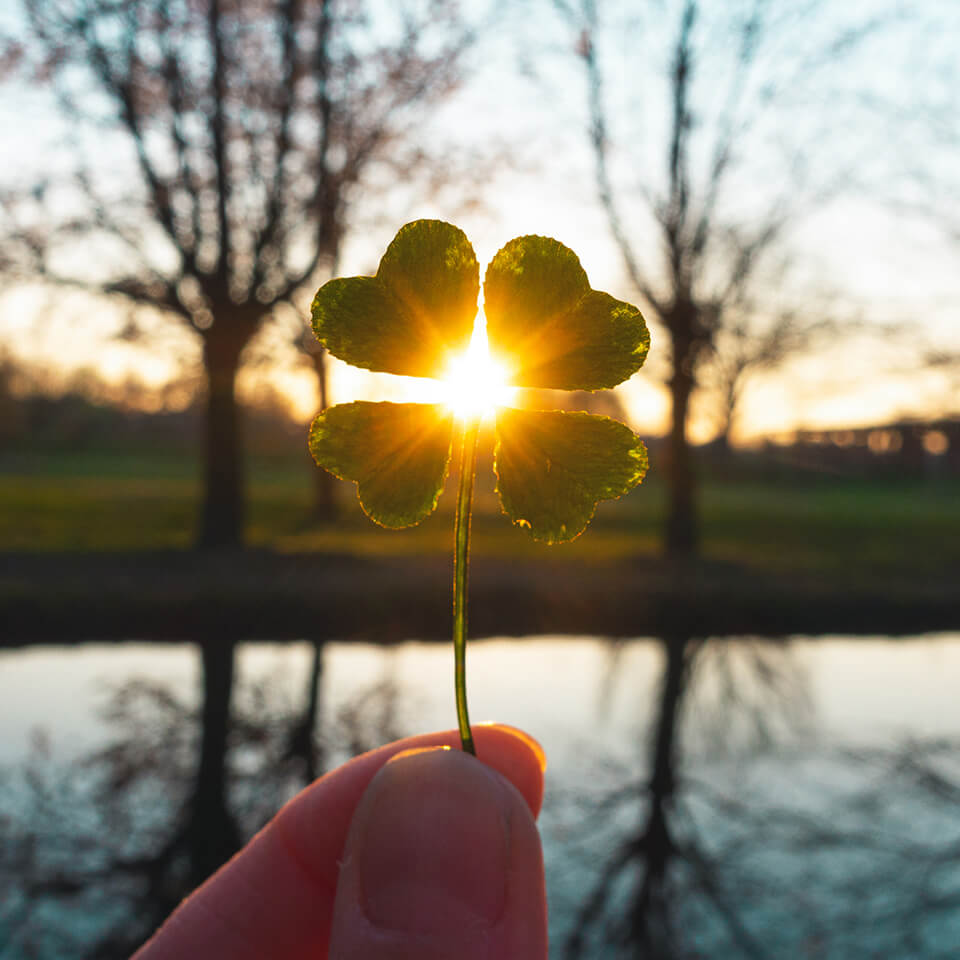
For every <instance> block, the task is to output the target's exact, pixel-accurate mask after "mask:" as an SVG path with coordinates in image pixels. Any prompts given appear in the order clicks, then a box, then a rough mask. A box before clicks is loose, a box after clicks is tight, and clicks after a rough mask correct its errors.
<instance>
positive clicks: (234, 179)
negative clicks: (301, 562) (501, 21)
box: [0, 0, 471, 547]
mask: <svg viewBox="0 0 960 960" xmlns="http://www.w3.org/2000/svg"><path fill="white" fill-rule="evenodd" d="M374 6H375V5H374V4H365V3H360V2H345V0H258V2H254V3H246V2H241V0H172V2H171V0H22V7H23V22H24V29H23V36H22V37H18V38H16V39H15V41H14V42H12V43H8V45H7V55H6V56H5V58H4V62H5V63H6V64H7V65H8V66H9V65H10V64H12V63H15V64H16V65H17V67H18V69H19V71H20V75H21V76H23V77H26V78H27V79H28V80H29V81H30V82H34V83H35V82H38V81H42V82H44V83H47V84H49V85H50V87H51V89H52V90H53V91H54V92H55V95H56V99H57V103H58V104H59V106H60V108H61V109H62V113H63V116H64V118H65V120H66V122H67V124H68V126H69V128H70V129H71V131H72V132H73V137H74V146H73V150H72V151H70V152H69V153H68V154H67V160H68V161H70V162H69V164H68V167H69V169H67V171H66V172H63V169H62V164H61V163H60V162H59V160H61V159H62V158H57V159H58V163H56V164H54V163H51V164H50V165H49V167H48V168H47V169H42V168H41V169H40V170H39V171H36V170H29V171H27V173H28V180H27V182H25V183H17V184H12V185H8V186H7V187H6V188H5V190H4V193H3V196H2V207H0V210H2V216H3V220H2V223H0V231H2V235H3V237H4V245H5V247H6V253H5V254H4V258H3V261H2V263H0V266H2V267H3V268H4V269H5V272H7V273H8V274H10V273H15V274H17V275H19V276H21V277H30V276H32V277H39V278H41V279H43V280H45V281H48V282H52V283H56V284H66V285H70V286H74V287H84V288H87V289H89V290H91V291H94V292H96V293H98V294H107V295H110V296H112V297H115V298H119V299H120V300H121V301H124V302H126V303H128V304H133V305H135V306H137V307H142V308H149V309H151V310H152V311H153V313H154V314H156V313H159V314H160V315H162V316H163V317H164V318H168V319H173V320H175V321H178V322H179V323H180V324H182V325H185V326H186V328H187V329H188V330H189V331H190V332H191V333H193V334H195V335H196V337H198V338H199V340H200V342H201V344H202V356H203V365H204V370H205V374H206V386H207V412H206V434H205V441H204V457H203V460H204V467H205V474H204V478H205V482H204V502H203V507H202V514H201V522H200V532H199V542H200V544H201V545H203V546H208V547H223V546H233V545H237V544H239V543H240V542H241V541H242V534H243V473H242V440H241V431H240V423H239V417H238V407H237V401H236V394H235V390H236V378H237V372H238V369H239V367H240V365H241V359H242V355H243V353H244V350H245V348H246V347H247V345H248V344H249V343H250V341H251V339H252V338H253V336H254V334H255V333H256V332H257V331H258V330H259V329H260V328H261V326H262V325H263V323H264V322H265V321H266V320H267V319H268V318H270V317H271V316H272V315H273V314H274V312H275V311H276V310H277V308H278V307H280V306H281V305H283V304H285V303H289V302H291V301H292V300H293V299H294V298H295V297H296V296H297V295H298V294H301V295H302V293H303V291H304V290H305V289H308V288H309V287H311V286H312V285H313V284H315V283H316V281H317V277H318V274H320V273H321V272H322V271H323V270H324V268H325V267H328V266H329V265H330V264H332V263H333V262H334V260H335V258H336V256H337V253H338V251H339V249H340V245H341V240H342V238H343V236H344V233H345V231H346V230H347V229H348V228H349V227H350V225H351V216H352V211H353V208H354V206H355V204H356V201H357V198H358V194H360V193H361V192H362V190H363V189H364V188H367V189H369V190H382V191H388V190H389V189H390V185H391V176H390V168H391V165H392V164H393V163H407V164H408V162H409V159H410V152H411V150H413V148H414V144H418V147H417V152H418V155H419V156H421V157H422V155H423V148H422V146H420V145H419V140H418V138H419V137H420V136H421V134H422V132H423V127H424V119H425V115H426V114H425V111H426V110H427V109H428V108H429V107H430V106H432V105H435V104H437V103H438V102H439V101H440V100H441V99H442V98H443V97H444V96H446V95H447V94H448V93H450V92H451V91H452V90H453V89H454V87H455V85H456V84H457V83H458V81H459V79H460V75H461V70H462V68H463V54H464V53H465V51H466V49H467V48H468V46H469V44H470V42H471V33H470V30H469V29H468V28H467V27H466V26H465V24H464V22H463V21H462V20H461V18H460V14H459V10H458V5H457V4H456V3H454V2H450V0H426V2H423V3H400V4H395V5H391V6H390V7H389V8H382V7H377V8H376V9H377V12H376V16H375V14H374ZM124 156H129V157H130V161H131V162H130V170H129V175H125V176H120V177H117V176H116V175H115V171H113V170H111V167H112V166H113V165H112V164H111V163H110V162H109V161H110V159H111V158H112V157H124ZM58 169H59V170H60V172H59V173H58V172H57V171H58ZM406 169H409V166H407V168H406Z"/></svg>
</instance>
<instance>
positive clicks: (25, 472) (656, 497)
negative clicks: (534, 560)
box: [0, 455, 960, 579]
mask: <svg viewBox="0 0 960 960" xmlns="http://www.w3.org/2000/svg"><path fill="white" fill-rule="evenodd" d="M199 476H200V473H199V469H198V467H197V465H196V464H195V463H193V462H190V461H187V460H184V459H183V458H175V457H172V456H161V455H156V456H150V457H146V456H123V455H114V456H107V455H99V456H93V455H69V456H68V455H63V456H56V457H42V458H41V457H36V458H31V459H30V460H29V461H22V462H20V463H18V464H15V465H14V464H8V465H7V466H6V469H5V470H4V471H3V472H0V550H2V551H22V550H27V551H47V552H49V551H64V550H68V551H69V550H154V549H165V548H187V547H189V545H190V544H191V542H192V539H193V535H194V528H195V523H196V506H197V500H198V496H199ZM311 480H312V477H311V467H310V465H309V464H308V463H306V462H304V461H297V460H255V461H253V462H252V463H251V464H250V474H249V513H248V524H247V538H248V541H249V542H250V543H251V544H252V545H256V546H262V547H270V548H272V549H275V550H279V551H283V552H300V551H308V550H323V551H331V552H348V553H389V554H411V555H422V554H424V553H430V552H443V553H447V552H449V550H450V548H451V543H452V532H451V526H452V518H451V512H450V506H451V504H450V498H451V493H452V490H451V489H448V491H447V493H446V495H445V498H444V500H443V501H441V506H440V509H439V510H438V512H437V513H436V514H435V515H434V516H432V517H430V518H429V519H428V520H426V521H424V523H422V524H421V525H420V526H419V527H417V528H415V529H413V530H406V531H388V530H382V529H380V528H379V527H376V526H374V525H373V524H372V523H370V522H369V521H368V520H367V519H366V518H365V517H363V515H362V513H361V512H360V510H359V508H358V506H357V504H356V499H355V496H354V492H353V487H352V485H343V488H342V491H341V492H342V503H343V516H342V519H341V520H340V521H339V522H338V523H337V524H335V525H333V526H328V527H320V526H318V525H316V524H314V523H312V522H311V520H310V501H311ZM448 487H449V488H452V487H453V484H448ZM491 487H492V481H491V480H490V479H487V478H486V477H484V479H483V480H482V481H481V484H480V488H479V490H478V509H477V512H476V515H475V520H474V551H475V554H476V555H486V556H508V555H517V554H523V555H526V556H539V555H543V556H550V557H552V558H554V559H556V558H559V557H568V558H570V559H575V560H577V561H580V562H592V561H605V560H610V559H615V558H620V557H624V556H629V555H633V554H651V553H654V552H655V551H656V550H657V544H658V532H659V529H660V525H661V522H662V515H663V509H664V503H665V491H664V489H663V487H662V484H661V483H659V482H658V480H657V479H656V477H655V476H654V479H652V480H651V481H650V482H648V483H646V484H644V485H643V486H642V487H641V488H639V489H638V490H636V491H634V492H633V493H631V494H630V495H629V496H627V497H625V498H624V499H623V500H621V501H619V502H617V503H604V504H601V505H600V508H599V509H598V512H597V517H596V519H595V521H594V523H593V524H592V526H591V527H590V529H589V530H588V532H587V533H586V534H585V535H584V536H583V537H581V538H580V539H578V540H576V541H574V542H573V543H571V544H565V545H561V546H558V547H546V546H543V545H541V544H537V543H535V542H533V541H531V540H530V539H529V537H528V536H527V535H526V534H525V533H524V532H522V531H519V530H514V529H512V528H511V525H510V523H509V522H508V521H507V520H506V519H505V518H504V517H503V516H501V515H500V514H499V512H498V510H497V508H496V500H495V497H494V496H493V492H492V489H491ZM958 494H960V489H958V488H957V486H956V484H955V483H954V485H953V486H950V485H947V484H938V485H932V484H927V483H921V482H913V483H908V482H906V481H903V482H892V481H888V480H887V481H879V480H878V481H875V482H865V481H862V480H849V479H833V478H825V477H822V478H815V479H813V480H810V479H805V480H802V481H801V480H796V481H791V482H786V481H778V482H776V483H773V482H761V481H759V480H751V481H748V482H743V481H740V482H732V481H729V482H719V481H711V482H706V483H704V484H703V485H702V490H701V504H702V516H703V536H704V551H703V552H704V555H705V557H706V558H708V559H712V560H717V561H723V562H730V563H736V564H739V565H743V566H747V567H760V568H767V569H775V570H780V571H797V572H817V573H833V572H836V573H838V574H843V575H845V576H851V575H871V574H874V573H881V572H882V573H886V574H902V575H903V576H905V577H910V578H911V579H915V578H918V577H924V576H943V575H944V574H945V573H948V572H950V571H954V572H957V571H960V495H958Z"/></svg>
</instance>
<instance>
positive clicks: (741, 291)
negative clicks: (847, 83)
mask: <svg viewBox="0 0 960 960" xmlns="http://www.w3.org/2000/svg"><path fill="white" fill-rule="evenodd" d="M555 4H556V6H557V7H558V8H559V9H560V10H561V12H562V13H564V15H565V17H566V19H567V21H568V23H570V24H571V25H572V27H573V29H574V31H575V35H576V38H577V43H576V52H577V57H578V59H579V62H580V63H581V65H582V68H583V71H584V75H585V78H586V84H587V99H588V110H589V118H590V124H589V141H590V147H591V148H592V152H593V159H594V170H595V180H596V187H597V192H598V195H599V199H600V202H601V204H602V207H603V210H604V212H605V214H606V218H607V221H608V223H609V227H610V230H611V233H612V236H613V239H614V241H615V243H616V245H617V247H618V248H619V251H620V253H621V255H622V258H623V262H624V264H625V268H626V272H627V274H628V277H629V279H630V281H631V283H632V284H633V286H634V287H635V288H636V290H637V292H638V294H639V295H640V296H641V297H642V298H643V300H644V301H645V303H646V306H647V308H648V311H649V313H650V319H651V320H652V321H653V322H654V323H655V324H656V325H657V326H659V327H660V329H661V330H662V331H663V332H664V333H665V335H666V339H667V345H666V349H667V361H666V365H667V368H668V374H667V382H668V387H669V391H670V409H671V425H670V433H669V438H668V443H667V464H666V467H667V472H668V482H669V491H670V499H669V512H668V517H667V522H666V532H665V547H666V550H667V552H668V553H669V554H671V555H674V556H678V557H684V556H689V555H691V554H693V553H695V552H696V550H697V546H698V539H699V531H698V522H697V512H696V499H695V471H694V463H693V459H692V454H691V449H690V442H689V437H688V421H689V418H690V410H691V401H692V399H693V398H694V396H695V394H696V392H697V390H698V389H699V388H701V387H705V386H706V385H707V383H708V378H707V377H706V371H707V370H708V369H709V368H710V366H711V365H716V364H723V365H725V366H724V369H723V370H720V369H719V368H718V369H717V370H715V372H714V380H715V388H716V393H717V395H718V396H719V397H720V400H721V405H725V406H726V407H727V409H728V410H731V409H732V407H735V405H736V402H737V400H738V398H739V395H740V392H741V389H742V384H743V382H744V380H745V378H746V377H748V376H749V375H750V374H751V373H752V372H753V371H755V370H760V369H771V368H772V367H775V366H778V365H780V364H781V363H782V362H783V361H784V360H785V359H786V358H787V357H788V356H790V355H793V354H794V353H795V352H796V351H797V350H800V349H803V348H805V347H807V346H808V345H809V343H810V342H811V340H812V334H813V332H814V331H815V330H816V329H817V327H818V325H819V324H820V323H821V321H822V319H823V318H822V317H817V316H811V314H810V312H809V311H805V310H800V309H792V310H789V311H787V312H783V311H780V310H778V311H776V312H775V313H774V312H772V311H771V309H770V297H769V293H770V283H769V275H768V272H767V271H768V268H769V267H770V266H771V260H772V254H773V252H774V251H775V250H777V249H778V248H781V247H783V246H784V245H785V243H786V240H787V235H788V232H789V230H790V229H791V228H792V227H793V226H794V225H795V224H796V222H797V221H798V220H799V218H800V217H801V216H803V215H805V214H807V213H809V212H810V211H811V210H812V209H814V208H816V207H817V206H819V205H820V204H822V203H823V202H825V201H826V200H827V199H829V198H830V197H832V196H834V195H835V194H836V192H837V191H838V190H839V189H840V188H841V187H842V186H843V185H844V184H845V183H846V181H847V177H848V174H849V172H850V170H852V169H855V164H856V152H857V149H858V148H857V146H856V145H855V144H850V143H848V142H846V141H844V142H843V144H842V145H841V143H839V142H838V141H839V140H841V139H843V138H839V137H837V136H836V135H834V136H833V137H832V138H831V137H830V136H829V130H830V129H831V128H832V127H833V125H834V124H837V123H841V122H843V121H842V120H841V116H842V114H841V106H840V102H841V101H839V100H838V99H837V97H838V90H837V89H835V88H834V85H840V81H841V79H842V78H843V77H844V74H843V71H842V69H841V68H840V63H841V60H842V58H844V57H848V58H849V57H851V56H853V55H854V54H855V53H856V51H857V50H858V49H859V48H860V46H861V45H862V44H863V43H864V42H865V41H866V39H867V38H868V37H870V36H871V35H872V34H873V33H874V32H877V31H879V28H880V27H881V26H882V25H883V24H884V23H885V22H886V20H885V18H884V17H883V16H880V15H878V16H877V17H875V18H874V19H872V20H870V21H868V22H855V23H850V22H849V19H844V18H842V17H838V16H837V14H836V9H835V7H834V8H832V12H831V11H828V10H827V7H828V6H829V5H828V4H825V3H822V2H818V0H808V2H803V3H786V4H785V3H780V2H778V0H742V2H736V3H733V4H713V5H711V4H706V3H703V2H702V0H676V2H669V3H666V4H660V5H656V6H654V5H648V6H647V7H645V8H644V10H643V11H642V12H638V11H637V10H636V9H635V8H634V9H633V10H632V16H633V18H632V19H629V20H627V22H626V24H625V25H622V26H621V27H620V28H619V33H620V37H621V42H623V43H624V47H625V48H626V46H627V45H629V46H630V48H631V50H632V53H630V54H629V57H630V59H629V63H630V67H629V69H622V70H621V71H620V72H621V73H622V74H623V75H624V76H625V77H626V78H627V83H626V84H625V90H623V89H618V90H617V96H616V98H613V97H611V96H609V95H608V91H607V86H608V79H609V74H610V72H611V70H612V68H611V60H610V59H608V58H605V57H602V56H601V45H602V44H603V43H604V39H603V38H604V36H605V34H604V30H605V27H606V25H605V24H604V23H603V22H602V20H601V15H600V3H599V0H555ZM610 9H611V10H614V11H618V12H619V13H620V14H622V15H624V17H625V16H626V14H625V13H624V10H623V8H622V7H617V6H616V5H610ZM658 16H659V17H660V18H661V19H660V20H659V21H657V17H658ZM655 22H656V23H655ZM654 24H655V25H654ZM658 30H659V31H660V32H657V31H658ZM661 51H664V56H663V57H662V59H661V54H660V52H661ZM624 56H625V62H626V54H625V55H624ZM611 57H612V55H611ZM838 78H840V79H838ZM818 85H819V86H818ZM831 96H832V97H833V100H832V102H831V103H830V105H829V106H826V105H825V104H826V101H827V98H828V97H831ZM611 104H615V106H614V107H611ZM634 114H636V116H634ZM641 115H642V116H641ZM641 119H642V129H641V130H640V131H639V132H638V131H637V129H636V127H637V126H639V122H638V123H634V121H639V120H641ZM631 126H633V130H632V131H631V130H630V129H629V128H630V127H631ZM825 133H826V134H827V135H824V134H825ZM818 146H821V147H823V149H821V150H820V152H818ZM851 151H852V153H853V155H852V156H851ZM828 152H829V154H830V157H829V159H830V161H831V162H825V161H826V159H827V157H826V154H827V153H828ZM731 345H732V346H731ZM662 349H664V346H663V344H661V350H662ZM728 349H731V352H732V354H734V355H733V356H729V357H728V356H727V350H728Z"/></svg>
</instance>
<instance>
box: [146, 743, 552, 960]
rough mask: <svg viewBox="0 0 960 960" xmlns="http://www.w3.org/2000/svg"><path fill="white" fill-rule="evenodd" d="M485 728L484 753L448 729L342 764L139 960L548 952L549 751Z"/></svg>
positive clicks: (535, 955) (184, 908) (182, 910)
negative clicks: (540, 823) (545, 823)
mask: <svg viewBox="0 0 960 960" xmlns="http://www.w3.org/2000/svg"><path fill="white" fill-rule="evenodd" d="M473 734H474V738H475V741H476V746H477V754H478V756H479V758H480V761H479V762H478V760H477V759H476V758H474V757H471V756H468V755H467V754H464V753H461V752H460V751H459V750H457V749H449V748H452V747H455V746H456V745H457V744H458V743H459V735H458V734H457V732H456V731H448V732H446V733H434V734H424V735H422V736H419V737H410V738H408V739H406V740H399V741H397V742H396V743H391V744H388V745H387V746H385V747H381V748H380V749H378V750H373V751H371V752H370V753H365V754H363V755H362V756H360V757H357V758H355V759H354V760H351V761H350V762H349V763H347V764H345V765H344V766H342V767H339V768H338V769H336V770H333V771H332V772H330V773H328V774H327V775H326V776H324V777H322V778H321V779H320V780H318V781H316V783H314V784H312V785H311V786H309V787H307V788H306V789H305V790H303V791H302V792H301V793H299V794H298V795H297V796H296V797H294V798H293V799H292V800H291V801H290V802H289V803H288V804H286V806H284V807H283V809H282V810H281V811H280V812H279V813H278V814H277V815H276V816H275V817H274V818H273V820H271V821H270V822H269V823H268V824H267V825H266V826H265V827H264V828H263V830H261V831H260V833H258V834H257V835H256V836H255V837H254V838H253V840H251V841H250V843H248V844H247V845H246V846H245V847H244V848H243V849H242V850H241V851H240V852H239V853H238V854H237V855H236V856H235V857H234V858H233V859H232V860H230V862H229V863H227V864H225V865H224V866H223V867H221V868H220V870H218V871H217V873H215V874H214V875H213V876H212V877H211V878H210V879H209V880H208V881H207V882H206V883H205V884H204V885H203V886H202V887H200V888H199V889H198V890H197V891H195V892H194V893H193V894H192V895H191V896H190V897H188V898H187V899H186V900H185V901H184V902H183V903H182V904H181V905H180V906H179V907H178V908H177V909H176V910H175V911H174V913H173V914H172V915H171V917H170V919H169V920H167V922H166V923H165V924H164V925H163V926H162V927H161V928H160V930H159V931H157V933H156V934H154V936H153V937H152V938H151V939H150V940H149V941H148V942H147V943H146V944H145V945H144V946H143V947H141V949H140V950H139V951H138V952H137V954H136V955H135V957H134V960H174V958H176V960H191V958H203V960H220V958H223V960H226V958H228V957H229V958H230V960H241V958H254V957H257V958H260V957H263V958H270V960H307V958H310V960H361V958H363V960H407V958H414V957H416V958H417V960H441V958H442V960H447V958H451V957H456V958H458V960H481V958H485V960H494V958H496V960H543V958H545V957H546V956H547V929H546V926H547V925H546V900H545V896H544V885H543V859H542V855H541V850H540V838H539V835H538V833H537V828H536V825H535V824H534V818H535V817H536V815H537V814H538V813H539V810H540V803H541V800H542V797H543V768H544V760H543V752H542V751H541V749H540V747H539V746H538V745H537V744H536V742H535V741H533V740H532V739H531V738H529V737H527V736H526V735H525V734H523V733H521V732H520V731H518V730H515V729H513V728H511V727H503V726H475V727H474V728H473ZM444 748H447V749H444Z"/></svg>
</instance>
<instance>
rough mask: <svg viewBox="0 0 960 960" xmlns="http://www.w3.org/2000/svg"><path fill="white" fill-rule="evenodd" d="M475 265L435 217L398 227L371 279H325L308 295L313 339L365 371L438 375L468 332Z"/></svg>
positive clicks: (476, 284)
mask: <svg viewBox="0 0 960 960" xmlns="http://www.w3.org/2000/svg"><path fill="white" fill-rule="evenodd" d="M479 288H480V268H479V267H478V265H477V258H476V255H475V254H474V252H473V247H472V246H471V245H470V241H469V240H468V239H467V237H466V234H464V232H463V231H462V230H459V229H458V228H457V227H455V226H453V225H452V224H449V223H444V222H443V221H441V220H415V221H414V222H413V223H408V224H407V225H406V226H404V227H401V228H400V230H399V232H398V233H397V235H396V237H394V239H393V241H392V243H391V244H390V246H389V247H388V248H387V252H386V253H385V254H384V255H383V259H382V260H381V261H380V266H379V268H378V270H377V275H376V276H375V277H346V278H341V279H337V280H331V281H330V282H329V283H325V284H324V285H323V286H322V287H321V288H320V289H319V290H318V291H317V294H316V296H315V297H314V298H313V305H312V307H311V315H312V318H313V331H314V333H315V334H316V335H317V339H318V340H319V341H320V342H321V343H322V344H323V345H324V346H325V347H326V348H327V349H328V350H329V351H330V353H332V354H333V355H334V356H335V357H339V358H340V359H341V360H345V361H346V362H347V363H350V364H353V365H354V366H355V367H365V368H366V369H368V370H378V371H382V372H384V373H396V374H401V375H405V376H411V377H441V376H443V375H444V373H445V372H446V368H447V365H448V362H449V357H450V355H451V354H455V353H459V352H461V351H462V350H464V349H466V347H467V345H468V344H469V342H470V337H471V335H472V333H473V322H474V319H475V318H476V314H477V295H478V293H479Z"/></svg>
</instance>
